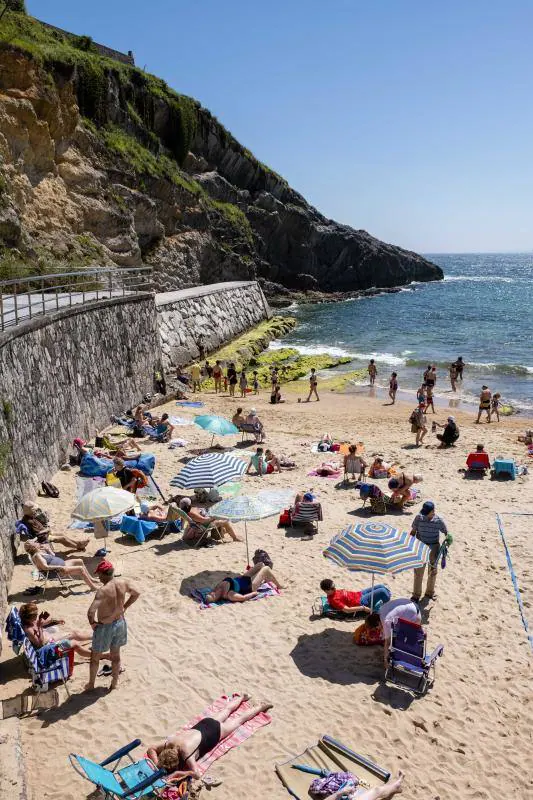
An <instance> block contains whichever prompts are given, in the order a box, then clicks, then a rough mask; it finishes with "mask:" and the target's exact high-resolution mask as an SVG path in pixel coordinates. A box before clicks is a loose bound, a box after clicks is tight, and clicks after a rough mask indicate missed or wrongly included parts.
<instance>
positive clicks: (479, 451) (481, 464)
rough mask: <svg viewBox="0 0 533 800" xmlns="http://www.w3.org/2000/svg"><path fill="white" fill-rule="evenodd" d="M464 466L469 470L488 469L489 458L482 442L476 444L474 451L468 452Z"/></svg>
mask: <svg viewBox="0 0 533 800" xmlns="http://www.w3.org/2000/svg"><path fill="white" fill-rule="evenodd" d="M466 467H467V469H470V470H486V469H490V458H489V456H488V453H486V452H485V448H484V447H483V445H482V444H477V445H476V452H475V453H470V454H469V455H468V458H467V459H466Z"/></svg>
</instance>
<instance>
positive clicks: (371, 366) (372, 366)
mask: <svg viewBox="0 0 533 800" xmlns="http://www.w3.org/2000/svg"><path fill="white" fill-rule="evenodd" d="M377 374H378V371H377V369H376V362H375V361H374V359H373V358H371V359H370V361H369V362H368V375H369V377H370V386H373V385H374V384H375V382H376V375H377Z"/></svg>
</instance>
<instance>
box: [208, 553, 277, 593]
mask: <svg viewBox="0 0 533 800" xmlns="http://www.w3.org/2000/svg"><path fill="white" fill-rule="evenodd" d="M263 583H273V584H274V586H276V588H278V589H281V588H283V587H282V586H281V583H279V581H278V579H277V578H276V576H275V575H274V573H273V572H272V570H271V569H270V567H267V566H266V564H263V563H261V562H258V563H257V564H255V565H254V566H253V567H251V568H250V569H249V570H247V571H246V572H245V573H244V575H238V576H237V577H236V578H231V577H227V578H224V580H222V581H220V583H217V585H216V586H215V588H214V589H213V591H212V592H210V593H209V594H208V595H206V600H207V602H208V603H217V602H218V601H219V600H229V602H230V603H244V602H245V601H246V600H253V599H254V597H257V595H258V593H259V592H258V589H259V587H260V586H262V584H263Z"/></svg>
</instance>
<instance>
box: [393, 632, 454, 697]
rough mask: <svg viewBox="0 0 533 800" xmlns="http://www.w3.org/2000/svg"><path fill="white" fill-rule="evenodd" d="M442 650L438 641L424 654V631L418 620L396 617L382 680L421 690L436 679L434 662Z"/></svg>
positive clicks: (413, 690) (422, 691)
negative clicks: (412, 620)
mask: <svg viewBox="0 0 533 800" xmlns="http://www.w3.org/2000/svg"><path fill="white" fill-rule="evenodd" d="M443 652H444V647H443V645H441V644H439V645H437V647H436V648H435V650H434V651H433V652H432V653H431V655H426V634H425V632H424V630H423V628H422V625H419V624H418V623H417V622H409V620H406V619H398V620H396V622H395V623H394V624H393V626H392V631H391V640H390V649H389V656H388V666H387V670H386V672H385V680H386V681H390V682H391V683H395V684H396V685H397V686H401V687H402V688H404V689H409V690H410V691H412V692H414V693H415V694H424V692H425V691H426V689H427V688H428V685H432V684H433V682H434V680H435V663H436V661H437V658H439V656H441V655H442V654H443Z"/></svg>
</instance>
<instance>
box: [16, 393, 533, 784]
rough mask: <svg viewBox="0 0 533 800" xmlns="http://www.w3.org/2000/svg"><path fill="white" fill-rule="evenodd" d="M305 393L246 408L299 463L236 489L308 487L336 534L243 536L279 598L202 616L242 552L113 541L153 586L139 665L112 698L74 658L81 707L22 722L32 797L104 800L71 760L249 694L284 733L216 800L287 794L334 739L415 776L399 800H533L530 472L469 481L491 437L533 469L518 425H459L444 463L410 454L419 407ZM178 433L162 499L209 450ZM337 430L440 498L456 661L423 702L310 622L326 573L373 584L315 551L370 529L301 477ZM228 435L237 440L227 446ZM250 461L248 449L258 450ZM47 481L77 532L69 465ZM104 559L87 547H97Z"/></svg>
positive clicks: (138, 633)
mask: <svg viewBox="0 0 533 800" xmlns="http://www.w3.org/2000/svg"><path fill="white" fill-rule="evenodd" d="M297 392H298V387H297V388H296V389H295V390H293V391H292V392H289V393H287V396H288V402H287V403H285V404H283V405H280V406H278V407H275V408H274V407H272V406H270V405H269V404H268V395H267V394H266V393H262V395H261V396H260V397H253V398H251V399H249V400H248V401H247V403H246V407H248V408H249V407H250V406H252V405H255V406H256V407H257V409H258V411H259V414H260V416H261V418H262V419H263V420H264V423H265V426H266V430H267V440H266V443H267V445H268V446H270V447H271V448H272V449H273V450H274V451H275V452H276V453H278V454H281V453H284V454H285V455H287V456H289V457H291V458H294V459H295V460H296V461H297V464H298V469H297V470H295V471H293V472H283V473H282V474H281V475H277V474H276V475H270V476H267V477H264V478H258V477H252V476H250V477H245V478H244V480H243V492H253V491H256V490H258V489H260V488H267V487H291V488H293V489H294V490H295V491H296V490H300V489H308V488H311V487H313V488H314V490H315V491H316V493H318V495H319V498H320V500H321V502H322V505H323V508H324V522H323V523H321V525H320V532H319V534H318V535H317V536H315V537H314V539H313V540H312V541H303V540H302V538H301V536H294V535H292V534H290V533H289V534H286V532H285V531H284V530H279V529H278V528H277V520H276V518H270V519H266V520H262V521H260V522H253V523H250V524H249V534H250V542H251V547H252V548H255V547H259V546H260V547H263V548H264V549H266V550H267V551H268V552H269V553H270V555H271V557H272V559H273V561H274V568H275V572H276V573H277V574H278V576H279V578H280V580H281V581H282V583H284V584H285V585H286V589H285V590H284V591H283V593H282V595H281V596H280V597H276V598H272V599H267V600H261V601H260V602H250V603H246V604H244V605H238V606H237V605H235V606H225V607H222V608H217V609H213V610H206V611H200V610H199V609H198V606H197V605H196V604H195V603H194V602H193V601H192V600H191V599H190V598H189V597H188V592H189V590H190V588H191V587H192V586H205V585H208V584H213V583H215V582H216V581H217V580H218V579H220V578H221V577H223V576H224V575H225V574H226V573H227V572H228V571H230V572H231V571H235V572H238V571H240V570H242V569H243V568H244V567H245V566H246V557H245V549H244V545H243V544H239V543H235V544H225V545H220V546H217V547H215V548H212V549H200V550H192V549H188V548H184V547H183V546H182V545H180V544H178V540H177V537H176V536H171V537H169V538H165V539H164V540H163V541H161V542H159V541H149V542H147V543H146V544H145V545H142V546H139V545H137V544H135V543H134V541H133V540H124V539H123V538H122V537H121V536H120V535H119V534H115V535H114V536H113V541H112V552H111V554H110V557H111V559H112V560H113V561H114V562H115V563H117V564H118V565H119V567H120V568H121V570H122V573H123V575H125V576H128V577H129V578H131V579H132V580H134V581H135V583H136V584H137V585H138V587H139V588H140V591H141V597H140V599H139V601H138V602H137V603H136V604H135V605H134V606H133V607H132V608H131V609H130V610H129V611H128V614H127V617H128V623H129V630H130V641H129V644H128V646H127V648H125V650H124V665H125V667H126V671H125V673H124V674H123V675H122V677H121V681H120V685H119V688H118V690H116V691H114V692H111V693H109V692H108V691H107V687H108V685H109V679H106V678H100V679H98V684H97V686H98V689H97V692H96V693H94V694H83V693H82V689H83V686H84V683H85V681H86V680H87V675H88V667H87V665H86V663H81V662H80V663H79V664H78V665H77V666H76V669H75V673H74V677H73V679H72V681H71V682H70V684H71V691H72V694H73V696H72V698H71V699H70V700H69V701H66V702H65V701H64V692H63V690H62V689H61V690H60V699H61V704H60V705H59V706H58V707H57V708H55V709H51V710H49V711H46V712H44V713H42V714H41V715H40V716H37V715H34V716H33V717H31V718H25V719H23V720H22V721H21V736H22V744H23V749H24V753H25V757H26V761H27V769H28V776H27V778H28V786H29V790H30V796H32V794H33V796H34V797H35V798H37V797H39V798H40V799H41V800H46V798H54V799H55V800H59V798H61V800H63V799H64V800H70V798H72V799H73V798H79V797H84V796H86V795H87V794H88V793H89V792H90V789H91V787H90V785H89V784H88V783H86V782H84V781H83V780H82V779H81V778H80V777H79V776H78V775H76V773H75V772H74V771H73V770H72V768H71V767H70V766H69V763H68V760H67V756H68V754H69V753H70V752H76V753H80V754H83V755H85V756H87V757H92V758H95V759H97V760H99V759H102V758H104V757H105V756H106V755H108V754H109V753H111V752H112V751H113V750H115V749H116V748H118V747H120V746H122V745H123V744H125V743H126V742H129V741H130V740H132V739H134V738H136V737H140V738H141V739H142V741H143V743H145V744H149V743H151V742H152V741H153V740H154V739H157V738H158V737H162V736H165V735H166V734H168V733H169V732H172V731H175V730H176V729H177V728H178V727H180V726H181V725H182V724H183V723H185V722H186V721H187V720H188V719H190V718H191V717H193V716H194V715H196V714H197V713H198V712H199V711H201V710H202V709H203V708H204V707H205V706H206V705H208V703H209V702H210V701H211V700H212V699H214V698H216V697H217V696H218V695H220V694H222V693H231V692H234V691H238V690H242V691H248V692H250V693H251V694H252V695H253V696H254V698H257V699H264V698H268V699H270V700H271V701H272V702H273V703H274V709H273V712H272V717H273V721H272V724H271V725H270V726H267V727H265V728H262V729H261V730H259V731H258V732H257V733H256V734H254V736H253V737H252V738H251V739H249V740H248V741H247V742H245V743H244V744H242V745H240V746H239V747H238V748H237V749H235V750H233V751H231V752H230V753H228V754H227V755H225V756H224V757H223V758H222V759H221V760H219V761H218V762H216V763H215V764H214V765H213V766H212V767H211V769H210V773H211V774H213V775H216V776H217V777H220V778H222V779H223V781H224V782H223V785H222V786H221V787H220V788H217V789H213V790H212V797H213V798H227V797H236V796H239V797H247V798H260V797H268V798H275V797H276V798H277V797H279V798H284V797H287V796H288V795H287V794H286V791H285V789H284V788H283V787H282V786H281V784H280V783H279V781H278V779H277V777H276V775H275V772H274V765H275V762H276V761H278V760H284V759H286V758H288V757H290V756H291V755H292V754H294V753H297V752H299V751H301V750H302V749H304V748H305V747H306V746H307V745H309V744H311V743H313V742H315V741H316V740H317V738H318V737H319V736H320V735H321V734H324V733H327V734H330V735H332V736H334V737H336V738H339V739H341V740H342V741H343V742H345V743H346V744H348V745H350V746H352V747H353V748H355V749H356V750H358V751H359V752H362V753H363V754H365V755H368V756H370V757H371V758H373V759H374V760H376V761H377V762H378V763H379V764H381V765H382V766H383V767H385V768H387V769H390V770H392V771H396V770H397V769H398V768H401V769H403V770H404V771H405V772H406V774H407V780H406V784H405V791H404V796H405V797H406V798H412V799H413V800H428V799H430V798H431V799H433V798H440V800H448V798H449V799H450V800H452V798H479V799H480V800H483V799H484V798H487V800H488V799H489V798H491V800H493V799H494V798H498V797H503V796H505V797H513V798H515V800H518V799H519V798H520V799H521V798H524V800H525V798H526V796H528V790H529V791H530V790H531V778H530V775H531V768H532V766H533V764H532V753H533V747H532V741H531V738H532V737H531V702H530V695H531V683H530V668H531V661H532V659H531V650H530V646H529V644H528V640H527V636H526V633H525V631H524V627H523V625H522V622H521V618H520V614H519V610H518V606H517V602H516V599H515V595H514V592H513V589H512V584H511V579H510V575H509V571H508V567H507V563H506V558H505V553H504V549H503V546H502V542H501V539H500V534H499V532H498V527H497V524H496V517H495V514H496V512H508V511H513V512H518V511H529V512H533V502H532V497H531V488H530V487H531V483H530V481H531V478H530V477H525V478H520V479H518V480H516V481H514V482H510V481H507V482H499V481H498V482H491V481H490V480H489V479H488V478H485V479H484V480H482V481H481V480H480V481H472V480H465V479H464V477H463V474H462V473H460V472H458V470H459V469H460V468H461V467H462V466H463V465H464V459H465V456H466V454H467V453H468V452H469V451H470V449H471V448H473V447H474V446H475V444H476V443H477V442H478V441H482V442H484V443H485V445H486V448H487V450H488V452H489V454H490V455H491V457H493V456H495V455H497V454H500V453H501V454H505V455H508V456H515V457H516V458H517V459H518V460H519V461H521V462H523V461H525V460H526V459H525V448H524V446H523V445H520V444H518V443H517V442H516V436H517V432H519V431H521V430H522V429H523V428H524V427H525V421H524V420H520V419H509V418H507V419H504V420H502V422H501V423H500V424H491V425H487V424H482V425H478V426H476V425H474V424H473V418H472V417H471V416H468V415H466V414H463V413H458V414H457V419H458V422H459V424H460V426H461V438H460V441H459V442H458V445H457V446H456V447H455V448H454V449H451V450H447V451H439V450H437V449H436V448H435V438H434V436H432V435H431V434H428V437H427V443H428V444H430V445H431V446H430V447H429V448H426V447H423V448H420V449H413V448H412V442H413V439H414V437H413V435H412V434H411V433H410V425H409V423H408V421H407V419H408V416H409V413H410V410H411V406H408V405H404V404H398V405H397V406H395V407H391V406H385V405H383V400H381V399H373V400H369V399H368V398H365V397H360V396H357V397H354V396H350V397H346V396H337V395H328V396H327V397H323V399H322V401H321V402H320V403H316V402H312V403H309V404H303V403H302V404H298V403H297V402H296V398H297ZM202 399H203V400H204V401H205V403H206V407H205V411H206V412H211V411H212V412H215V413H222V414H225V415H227V416H231V415H232V413H233V411H234V409H235V408H236V407H237V405H239V404H240V403H239V401H238V400H237V399H230V398H228V397H227V396H222V397H215V396H214V394H213V393H212V391H211V390H209V391H206V392H205V393H204V394H203V398H202ZM166 408H167V410H169V411H170V412H171V413H173V414H179V415H181V416H191V417H192V412H189V411H188V410H178V409H177V407H176V405H175V404H174V403H172V404H168V405H167V407H166ZM436 418H437V419H439V420H440V421H444V418H445V412H443V411H442V410H440V409H439V410H438V413H437V417H436ZM177 430H178V435H180V436H183V437H184V438H186V439H189V441H190V445H189V447H188V448H187V449H185V450H183V449H180V450H169V449H168V447H167V446H166V445H153V444H151V445H148V444H144V443H143V445H142V447H143V449H146V450H150V451H151V452H154V453H156V454H157V467H156V478H157V480H158V482H159V483H160V485H161V487H162V489H163V491H164V493H165V494H167V492H168V491H169V486H168V482H169V479H170V478H171V477H172V476H173V475H174V474H176V473H177V472H178V471H179V469H180V467H181V463H180V459H183V457H184V456H186V455H187V454H190V450H191V449H192V448H198V447H202V446H207V445H208V444H209V441H210V437H209V435H208V434H206V433H204V432H203V431H201V430H199V429H198V428H196V427H183V428H179V429H177ZM325 430H328V431H331V432H332V433H334V434H335V436H336V437H337V438H339V439H341V440H344V439H350V440H355V441H359V440H362V441H364V442H365V447H366V455H367V456H370V455H371V454H373V453H378V452H379V453H382V454H384V455H385V457H386V458H387V459H389V460H395V461H398V462H400V464H402V465H403V466H404V468H405V470H406V471H407V472H422V473H423V475H424V483H423V484H422V495H423V498H426V499H430V498H431V499H433V500H434V501H435V502H436V504H437V509H438V512H439V513H440V514H441V515H442V516H443V517H444V518H445V520H446V521H447V523H448V527H449V529H450V531H452V533H453V535H454V539H455V541H454V544H453V547H452V548H451V551H450V556H449V561H448V566H447V568H446V570H445V571H442V570H441V571H440V573H439V578H438V583H437V590H438V597H437V600H436V601H434V602H430V603H429V605H428V606H427V607H426V609H425V619H426V620H427V626H426V628H427V633H428V643H429V646H430V648H432V647H433V646H434V645H435V644H437V643H438V642H442V643H443V644H444V657H443V658H442V659H440V661H439V663H438V668H437V679H436V683H435V686H434V688H433V689H432V690H431V691H430V692H429V693H428V694H427V696H425V697H423V698H420V699H413V697H412V696H410V695H406V694H405V693H403V692H401V690H398V689H395V688H392V687H389V686H385V685H384V684H383V683H382V682H381V677H382V666H381V652H380V648H357V647H356V646H355V645H353V644H352V637H351V634H352V631H353V628H354V623H353V622H351V621H342V622H336V621H331V620H324V619H319V620H313V619H311V618H310V617H311V606H312V603H313V600H314V598H316V597H317V595H319V593H320V590H319V586H318V584H319V581H320V579H321V578H323V577H327V576H330V577H332V578H334V579H335V581H336V582H337V585H338V586H342V587H346V588H357V587H360V588H362V587H364V586H367V585H370V576H367V575H365V574H362V573H358V574H350V573H345V572H343V571H342V570H341V569H340V568H337V567H336V566H334V565H332V564H331V563H330V562H327V561H326V560H325V559H324V558H323V556H322V550H323V548H324V547H325V546H326V545H327V543H328V542H329V539H330V538H331V536H332V535H333V534H335V533H337V532H338V531H339V530H340V529H341V528H342V527H343V526H344V525H346V524H347V523H350V522H355V521H357V520H358V519H361V516H360V515H359V512H358V509H360V506H361V501H360V500H359V498H358V493H357V492H356V491H354V490H353V489H349V490H346V489H338V488H336V482H335V481H329V480H323V479H320V478H310V477H307V472H308V471H309V470H310V469H312V468H313V467H315V466H317V465H318V464H319V463H320V461H321V460H322V456H319V455H314V454H313V453H311V452H310V447H309V444H310V443H311V442H313V441H316V440H317V439H318V437H319V435H320V434H321V433H322V432H323V431H325ZM234 441H235V440H234V439H233V438H232V437H228V438H226V439H225V440H224V444H232V443H234ZM252 450H253V445H252V444H250V445H249V447H248V448H247V450H246V451H245V452H248V451H252ZM239 451H240V450H238V452H239ZM54 482H55V483H56V484H57V485H58V486H59V487H60V490H61V497H60V499H59V500H49V499H43V500H42V506H43V507H44V508H45V509H46V511H47V512H49V514H50V516H51V519H52V522H53V527H54V529H55V530H56V531H59V530H63V529H65V528H66V526H67V524H68V522H69V519H70V511H71V510H72V507H73V494H74V471H72V472H60V473H59V474H58V475H56V477H55V478H54ZM379 483H380V484H381V485H383V486H384V484H385V482H384V481H381V482H379ZM414 511H416V507H415V509H414ZM412 516H413V510H410V511H409V513H405V514H403V515H401V516H398V515H388V516H387V517H386V518H384V519H386V520H387V521H389V522H393V523H396V524H398V525H403V526H404V527H406V528H408V527H409V523H410V520H411V519H412ZM375 519H382V518H381V517H375ZM503 520H504V525H505V530H506V532H507V533H508V539H509V546H510V549H511V553H512V555H513V556H514V557H515V563H516V562H517V560H518V559H519V567H520V569H519V570H518V572H519V579H520V580H522V581H523V589H524V594H523V599H524V605H525V612H526V614H529V615H530V619H531V621H532V622H533V610H532V607H531V606H532V604H533V595H532V591H531V589H532V586H531V563H532V560H531V556H532V547H531V534H530V530H529V529H530V518H529V517H526V516H522V517H519V516H517V517H507V518H506V517H503ZM508 523H509V524H508ZM239 530H240V531H241V532H242V531H243V528H242V526H240V527H239ZM95 549H96V548H95V547H94V544H93V542H91V544H90V546H89V551H88V552H89V553H91V554H92V553H93V552H94V550H95ZM22 560H23V559H22ZM87 561H88V564H89V566H91V565H94V564H95V563H96V559H91V558H89V557H88V558H87ZM385 582H386V583H388V584H389V585H390V587H391V589H392V591H393V595H394V596H410V594H411V589H412V574H411V573H402V574H401V575H399V576H397V577H396V578H394V579H390V578H389V579H385ZM30 583H32V580H31V576H30V568H29V566H28V565H27V564H20V565H17V567H16V569H15V574H14V577H13V583H12V602H14V603H16V604H18V605H20V603H21V602H23V601H24V598H23V597H22V595H21V591H22V590H23V589H24V588H25V587H26V586H28V585H29V584H30ZM79 588H80V590H81V589H82V587H79ZM50 597H51V599H50V600H47V601H46V603H42V605H43V606H44V607H46V608H47V609H48V610H49V611H50V612H51V613H53V614H55V615H60V616H61V617H62V618H64V619H65V620H66V622H67V625H66V626H65V627H69V626H70V627H72V626H76V627H84V626H85V619H86V617H85V615H86V611H87V608H88V605H89V603H90V597H91V596H90V595H89V594H77V595H76V596H71V597H68V598H62V597H60V596H59V595H58V594H57V592H56V591H53V592H51V593H50ZM2 662H3V663H2V671H3V673H4V674H5V676H6V681H7V682H6V683H5V684H4V685H3V686H2V687H1V692H2V695H1V696H2V698H7V697H14V696H15V695H16V694H17V693H20V692H22V691H23V690H24V689H25V688H26V687H27V681H26V680H25V678H24V674H23V671H22V670H21V667H20V662H19V661H18V660H17V659H14V658H13V656H12V653H11V651H10V649H9V647H8V645H7V643H6V642H5V640H4V648H3V655H2ZM204 793H207V792H206V790H204ZM529 796H531V795H529Z"/></svg>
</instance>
